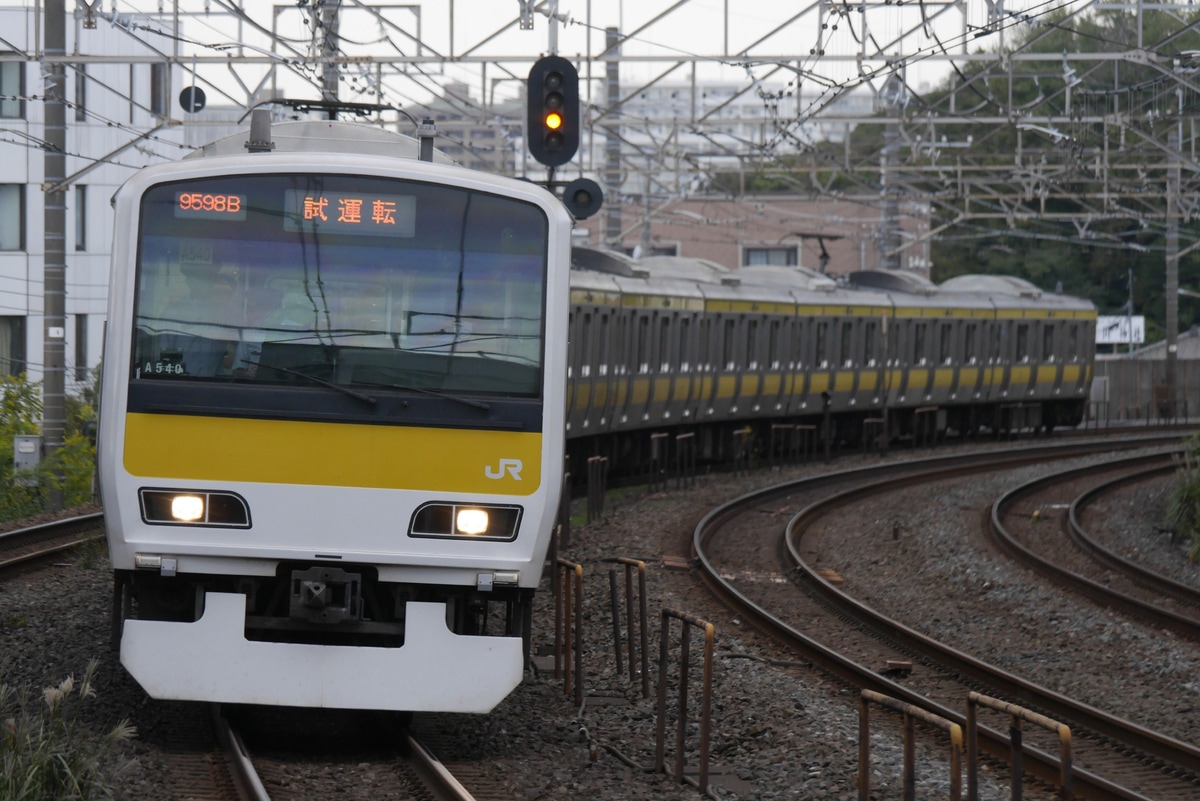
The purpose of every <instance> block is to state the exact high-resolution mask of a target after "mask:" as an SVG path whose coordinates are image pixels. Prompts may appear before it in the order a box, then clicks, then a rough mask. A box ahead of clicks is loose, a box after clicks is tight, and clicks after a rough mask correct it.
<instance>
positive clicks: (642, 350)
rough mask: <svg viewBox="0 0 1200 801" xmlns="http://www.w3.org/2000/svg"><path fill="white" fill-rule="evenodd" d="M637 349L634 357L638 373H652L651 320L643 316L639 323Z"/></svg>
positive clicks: (639, 318)
mask: <svg viewBox="0 0 1200 801" xmlns="http://www.w3.org/2000/svg"><path fill="white" fill-rule="evenodd" d="M637 323H638V325H637V348H636V351H635V353H634V356H635V357H636V358H637V362H636V364H637V371H638V373H641V374H645V373H648V372H650V318H649V317H646V316H645V315H642V316H641V317H638V321H637Z"/></svg>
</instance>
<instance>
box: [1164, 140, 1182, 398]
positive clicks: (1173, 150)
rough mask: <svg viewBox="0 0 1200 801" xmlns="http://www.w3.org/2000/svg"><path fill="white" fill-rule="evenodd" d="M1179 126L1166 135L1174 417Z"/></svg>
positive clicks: (1169, 338) (1169, 347) (1170, 367)
mask: <svg viewBox="0 0 1200 801" xmlns="http://www.w3.org/2000/svg"><path fill="white" fill-rule="evenodd" d="M1179 126H1180V123H1178V122H1176V123H1173V124H1172V125H1171V131H1170V133H1169V134H1168V135H1167V152H1168V154H1169V155H1168V156H1167V158H1168V159H1169V161H1168V164H1167V242H1166V247H1167V253H1166V256H1167V285H1166V294H1167V297H1166V301H1167V376H1166V380H1167V408H1166V413H1167V416H1168V417H1171V418H1174V417H1175V388H1176V379H1175V371H1176V360H1177V358H1178V356H1179Z"/></svg>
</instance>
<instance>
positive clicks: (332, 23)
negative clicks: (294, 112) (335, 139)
mask: <svg viewBox="0 0 1200 801" xmlns="http://www.w3.org/2000/svg"><path fill="white" fill-rule="evenodd" d="M341 4H342V3H341V0H325V2H324V3H323V4H322V5H321V33H322V39H321V58H322V59H324V60H323V61H322V63H321V99H322V100H324V101H326V102H327V103H336V102H337V99H338V78H339V74H338V65H337V63H336V62H334V61H333V60H332V59H333V58H335V57H336V56H337V54H338V7H339V6H341ZM329 119H331V120H336V119H337V111H336V110H335V109H333V108H331V109H330V110H329Z"/></svg>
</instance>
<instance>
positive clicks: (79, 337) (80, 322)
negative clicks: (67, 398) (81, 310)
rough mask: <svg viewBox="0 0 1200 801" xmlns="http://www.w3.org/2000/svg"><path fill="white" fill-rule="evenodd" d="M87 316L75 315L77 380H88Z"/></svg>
mask: <svg viewBox="0 0 1200 801" xmlns="http://www.w3.org/2000/svg"><path fill="white" fill-rule="evenodd" d="M87 346H88V337H87V315H86V314H77V315H75V380H76V381H87V380H88V348H87Z"/></svg>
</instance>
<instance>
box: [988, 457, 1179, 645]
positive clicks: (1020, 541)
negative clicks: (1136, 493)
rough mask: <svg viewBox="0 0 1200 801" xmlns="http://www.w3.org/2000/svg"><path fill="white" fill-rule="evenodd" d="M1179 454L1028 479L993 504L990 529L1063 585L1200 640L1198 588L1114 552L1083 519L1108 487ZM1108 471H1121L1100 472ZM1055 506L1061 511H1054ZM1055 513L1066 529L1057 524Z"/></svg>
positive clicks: (1165, 468)
mask: <svg viewBox="0 0 1200 801" xmlns="http://www.w3.org/2000/svg"><path fill="white" fill-rule="evenodd" d="M1174 455H1175V454H1174V453H1164V454H1158V455H1153V456H1146V457H1139V458H1133V459H1119V460H1116V461H1113V462H1107V463H1105V464H1101V465H1095V466H1090V467H1086V468H1081V469H1079V470H1072V471H1067V472H1064V473H1059V474H1055V475H1054V476H1050V477H1044V478H1039V479H1037V480H1035V481H1031V482H1029V483H1027V484H1025V485H1022V486H1020V487H1017V488H1015V489H1013V490H1012V491H1011V492H1009V493H1007V494H1006V495H1004V496H1003V497H1001V498H999V499H998V500H997V501H996V502H995V503H994V504H993V506H992V513H991V518H990V525H989V527H988V531H989V532H990V533H991V534H992V537H993V540H994V541H995V542H996V544H997V545H998V547H1000V548H1001V549H1003V550H1004V552H1005V553H1007V554H1009V555H1010V556H1012V557H1013V558H1014V559H1016V560H1017V561H1019V562H1020V563H1021V564H1023V565H1025V566H1026V567H1028V568H1030V569H1031V570H1035V571H1037V572H1038V573H1041V574H1042V575H1044V576H1046V577H1047V578H1049V579H1051V580H1052V581H1054V582H1055V583H1057V584H1059V585H1060V586H1064V587H1069V588H1071V589H1072V590H1074V591H1075V592H1078V593H1079V594H1081V595H1084V596H1087V597H1088V598H1091V599H1092V600H1093V601H1095V602H1096V603H1097V604H1098V605H1100V606H1103V607H1107V608H1110V609H1117V610H1120V611H1121V612H1122V613H1123V614H1127V615H1129V616H1131V617H1135V618H1139V619H1141V620H1143V621H1145V622H1146V623H1148V624H1149V625H1152V626H1155V627H1157V628H1160V629H1168V630H1170V631H1173V632H1175V633H1176V634H1179V635H1180V636H1182V637H1186V638H1188V639H1190V640H1193V641H1200V591H1197V590H1196V589H1195V588H1194V587H1190V586H1187V585H1185V584H1181V583H1179V582H1177V581H1174V580H1173V579H1170V578H1167V577H1166V576H1163V575H1161V574H1159V573H1156V572H1154V571H1151V570H1147V569H1145V568H1143V567H1141V566H1140V565H1138V564H1137V563H1136V562H1133V561H1130V560H1129V559H1125V558H1124V557H1121V556H1119V555H1117V554H1116V553H1114V552H1113V551H1111V550H1110V549H1108V548H1106V547H1105V546H1104V545H1102V544H1101V543H1100V542H1099V541H1098V540H1097V539H1096V538H1095V537H1093V536H1091V535H1090V534H1089V533H1088V532H1087V530H1086V529H1085V528H1084V527H1083V524H1082V523H1081V522H1080V511H1081V509H1082V508H1083V507H1085V506H1086V505H1087V504H1088V503H1089V502H1093V501H1095V500H1096V499H1097V498H1099V497H1101V496H1102V495H1103V494H1104V493H1108V492H1113V491H1115V489H1116V488H1117V487H1119V486H1122V485H1124V484H1126V483H1128V482H1131V481H1136V480H1147V479H1149V478H1154V477H1160V476H1163V475H1166V474H1169V473H1172V472H1174V470H1175V461H1174ZM1110 474H1113V475H1115V476H1116V477H1114V478H1110V479H1108V480H1104V481H1100V480H1099V479H1100V478H1103V477H1105V476H1109V475H1110ZM1089 480H1090V483H1089ZM1055 509H1058V510H1061V511H1062V514H1060V515H1054V514H1053V510H1055ZM1042 510H1050V511H1049V513H1048V514H1039V513H1040V512H1042ZM1055 517H1058V518H1061V524H1062V525H1061V529H1062V531H1057V530H1054V529H1053V520H1052V518H1055Z"/></svg>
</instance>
